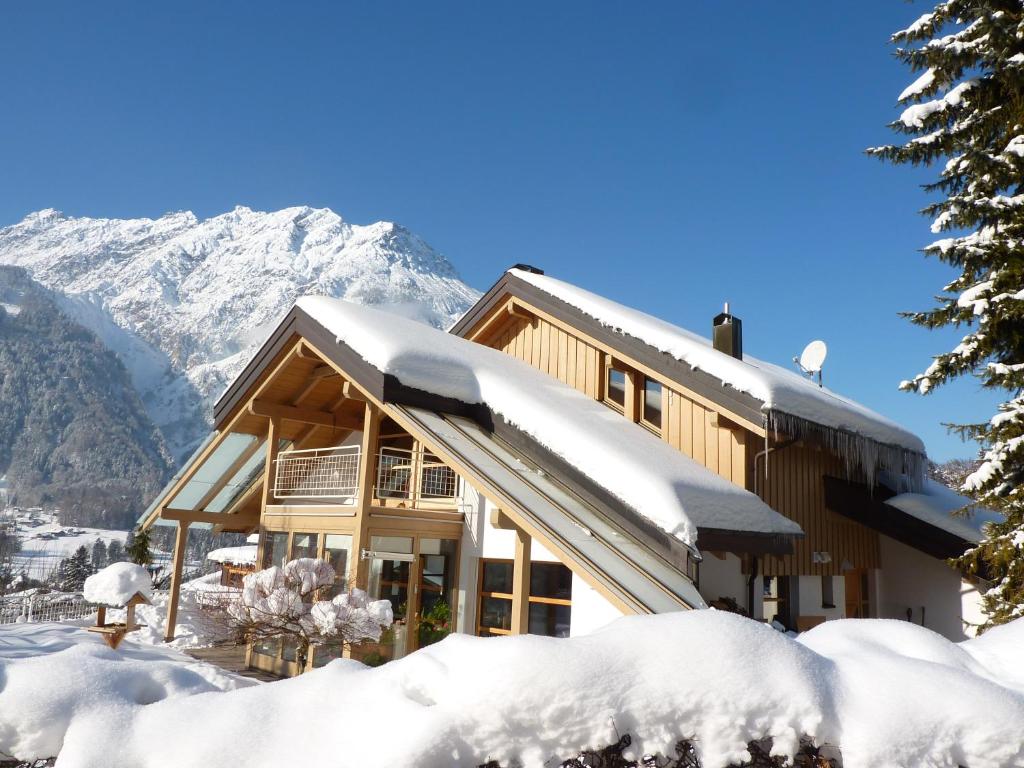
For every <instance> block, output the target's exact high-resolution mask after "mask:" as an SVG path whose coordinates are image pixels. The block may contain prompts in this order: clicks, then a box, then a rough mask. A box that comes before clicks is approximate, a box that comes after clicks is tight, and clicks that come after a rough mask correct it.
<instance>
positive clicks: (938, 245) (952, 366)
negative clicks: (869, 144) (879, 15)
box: [868, 0, 1024, 627]
mask: <svg viewBox="0 0 1024 768" xmlns="http://www.w3.org/2000/svg"><path fill="white" fill-rule="evenodd" d="M892 39H893V42H894V43H895V44H896V46H897V50H896V56H897V58H898V59H899V60H900V61H901V62H903V63H904V64H906V65H907V66H908V67H910V69H911V71H912V72H914V73H920V75H919V76H918V78H917V79H916V80H915V81H914V82H913V83H912V84H911V85H910V86H909V87H908V88H907V89H906V90H904V91H903V93H902V94H900V96H899V99H898V101H899V102H900V103H901V104H903V105H904V110H903V112H902V114H901V115H900V117H899V119H898V120H896V121H895V122H893V123H892V124H891V126H890V127H891V128H893V129H894V130H895V131H896V132H898V133H900V134H902V135H903V136H904V139H903V140H901V141H902V143H898V144H894V145H890V146H884V147H876V148H874V149H871V150H868V151H869V153H871V154H874V155H876V156H878V157H881V158H884V159H886V160H889V161H891V162H893V163H897V164H908V163H909V164H912V165H925V166H933V165H935V167H936V168H937V169H938V174H937V177H936V178H935V179H934V180H933V181H932V182H931V183H929V184H926V185H925V187H924V188H925V190H926V191H927V192H929V193H932V194H933V195H934V196H935V198H934V202H932V203H931V204H929V205H928V206H927V207H926V208H925V209H924V210H923V213H924V214H925V215H926V216H928V217H930V218H931V219H932V225H931V229H932V232H933V233H935V234H941V235H943V236H942V237H941V239H938V240H936V241H935V242H933V243H932V244H931V245H928V246H927V247H925V249H924V252H925V254H926V255H928V256H934V257H936V258H938V259H939V260H941V261H943V262H945V263H946V264H948V265H949V266H951V267H953V268H954V269H955V270H956V271H957V272H958V273H959V274H958V275H957V277H956V278H955V279H954V280H953V281H952V282H950V283H949V284H948V285H946V286H944V287H943V288H942V289H941V291H942V293H941V295H939V296H937V297H936V302H937V306H935V307H934V308H932V309H929V310H927V311H923V312H913V313H907V317H909V319H910V320H911V321H912V322H914V323H916V324H917V325H921V326H924V327H926V328H943V327H947V326H952V327H960V326H964V327H965V328H966V329H967V331H968V332H967V334H966V335H965V336H964V337H963V339H962V341H961V342H960V343H959V344H958V345H957V346H956V347H955V348H954V349H952V350H949V351H947V352H943V353H942V354H939V355H938V356H936V357H935V358H934V360H933V362H932V363H931V365H929V366H928V368H927V369H926V370H925V371H924V372H923V373H921V374H919V375H918V376H916V377H915V378H914V379H913V380H911V381H905V382H903V383H902V384H901V388H903V389H906V390H912V391H916V392H919V393H921V394H927V393H928V392H929V391H930V390H932V389H933V388H935V387H937V386H940V385H942V384H944V383H946V382H948V381H951V380H953V379H957V378H959V377H961V376H965V375H974V376H976V377H977V378H978V379H979V380H980V381H981V384H982V386H983V387H985V388H987V389H990V390H998V391H1002V392H1005V398H1006V399H1005V401H1004V402H1003V403H1002V404H1001V405H1000V406H999V408H998V412H997V413H996V414H995V415H994V416H993V417H992V419H991V420H990V421H988V422H986V423H981V424H965V425H950V426H951V428H952V429H954V430H956V431H958V432H959V433H960V434H961V435H962V436H965V437H971V438H974V439H975V440H977V441H978V442H979V443H980V445H981V447H982V449H983V456H982V462H981V465H980V466H979V467H978V468H977V469H976V470H975V471H974V472H972V473H971V474H970V475H969V476H968V477H967V479H966V480H965V481H964V484H963V490H964V491H965V493H967V495H969V496H971V497H973V498H975V499H977V500H978V501H979V502H980V503H981V504H983V505H985V506H988V507H993V508H997V509H998V510H1000V511H1001V512H1002V513H1003V514H1004V515H1005V516H1006V521H1005V522H1004V523H1000V524H997V525H994V526H992V527H990V529H989V531H988V537H987V539H986V541H985V542H984V543H983V544H981V545H980V546H978V547H976V548H974V549H972V550H970V551H968V552H967V553H966V554H965V555H964V556H963V557H961V558H959V559H958V560H957V561H956V562H957V564H958V565H959V566H960V567H961V568H963V569H964V570H965V571H966V572H968V573H970V574H977V575H981V576H984V577H985V578H987V579H988V580H990V581H991V582H992V583H993V586H992V588H991V589H989V590H988V591H987V592H986V593H985V598H984V600H985V602H984V605H985V611H986V613H987V617H988V619H987V623H986V627H987V626H991V625H993V624H1000V623H1004V622H1006V621H1010V620H1011V619H1014V618H1017V617H1019V616H1022V615H1024V489H1022V488H1021V479H1022V478H1024V249H1022V238H1024V6H1022V3H1021V2H1020V0H970V2H968V0H948V1H947V2H942V3H939V4H938V5H937V6H936V7H935V8H934V10H933V11H932V12H930V13H926V14H924V15H923V16H922V17H921V18H919V19H918V20H917V21H916V22H914V24H912V25H911V26H910V27H908V28H907V29H905V30H903V31H901V32H897V33H896V34H895V35H894V36H893V38H892ZM941 161H944V162H941ZM940 162H941V164H940V165H936V164H937V163H940Z"/></svg>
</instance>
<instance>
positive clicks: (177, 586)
mask: <svg viewBox="0 0 1024 768" xmlns="http://www.w3.org/2000/svg"><path fill="white" fill-rule="evenodd" d="M188 525H189V524H188V522H187V521H179V522H178V535H177V536H175V538H174V560H173V566H172V567H173V568H174V570H173V571H171V595H170V599H169V600H168V601H167V630H166V631H165V632H164V640H165V641H167V642H170V641H171V640H173V639H174V626H175V624H176V623H177V621H178V598H179V597H180V596H181V576H182V573H181V570H182V568H183V567H184V565H185V547H186V545H187V544H188Z"/></svg>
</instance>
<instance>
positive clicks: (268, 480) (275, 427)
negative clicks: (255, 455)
mask: <svg viewBox="0 0 1024 768" xmlns="http://www.w3.org/2000/svg"><path fill="white" fill-rule="evenodd" d="M280 436H281V422H280V421H278V420H277V419H275V418H272V419H270V421H269V423H268V425H267V463H266V464H264V465H263V498H262V501H261V502H260V515H261V516H262V514H263V512H264V510H266V508H267V504H270V503H271V502H272V501H273V500H274V491H273V488H272V486H273V484H274V467H275V464H276V462H277V453H278V451H279V450H280V448H279V447H278V444H279V443H280V442H281V440H280Z"/></svg>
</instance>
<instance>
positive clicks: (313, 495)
mask: <svg viewBox="0 0 1024 768" xmlns="http://www.w3.org/2000/svg"><path fill="white" fill-rule="evenodd" d="M361 453H362V451H361V450H360V447H359V446H358V445H348V446H336V447H333V448H311V449H305V450H289V451H281V452H280V453H279V454H278V456H277V460H276V462H275V469H274V485H273V495H274V497H275V498H276V499H281V500H285V501H288V500H312V499H318V500H325V499H330V500H333V501H336V502H337V503H339V504H351V503H354V501H355V499H356V498H357V496H358V495H359V464H360V456H361ZM374 458H375V472H374V498H375V499H376V500H377V501H378V502H380V503H381V504H385V505H397V506H411V507H416V506H420V505H426V506H454V504H455V497H456V495H457V494H458V476H457V475H456V474H455V472H454V471H453V470H452V469H451V468H449V467H448V466H447V465H445V464H444V463H443V462H442V461H441V460H440V459H438V458H437V457H436V456H434V455H433V454H432V453H430V452H429V451H426V450H424V449H423V448H422V447H420V448H413V449H406V448H395V447H390V446H386V447H382V448H381V449H380V451H379V452H378V453H377V454H376V456H375V457H374Z"/></svg>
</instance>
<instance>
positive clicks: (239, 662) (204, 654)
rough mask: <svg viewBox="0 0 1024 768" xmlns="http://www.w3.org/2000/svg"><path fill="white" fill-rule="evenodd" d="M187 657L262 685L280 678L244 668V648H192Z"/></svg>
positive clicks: (235, 646) (238, 646)
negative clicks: (259, 682)
mask: <svg viewBox="0 0 1024 768" xmlns="http://www.w3.org/2000/svg"><path fill="white" fill-rule="evenodd" d="M187 653H188V655H189V656H191V657H192V658H194V659H199V660H200V661H205V662H207V663H209V664H213V665H214V666H216V667H220V668H221V669H223V670H226V671H228V672H234V673H235V674H236V675H241V676H242V677H251V678H252V679H254V680H259V681H261V682H264V683H270V682H273V681H274V680H280V679H281V678H280V677H277V676H276V675H272V674H270V673H269V672H262V671H260V670H258V669H249V668H248V667H246V666H245V646H244V645H229V646H217V647H215V648H193V649H192V650H190V651H188V652H187Z"/></svg>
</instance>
